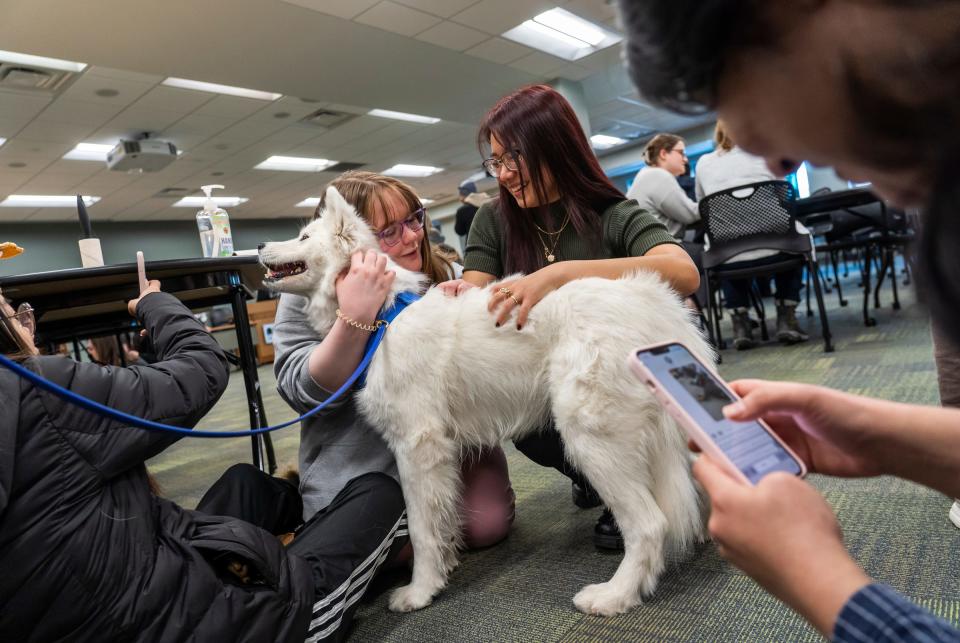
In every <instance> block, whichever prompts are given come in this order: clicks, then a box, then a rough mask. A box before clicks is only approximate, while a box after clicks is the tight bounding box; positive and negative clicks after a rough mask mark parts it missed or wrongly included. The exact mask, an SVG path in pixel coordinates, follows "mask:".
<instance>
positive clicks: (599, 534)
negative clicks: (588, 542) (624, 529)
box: [593, 507, 623, 551]
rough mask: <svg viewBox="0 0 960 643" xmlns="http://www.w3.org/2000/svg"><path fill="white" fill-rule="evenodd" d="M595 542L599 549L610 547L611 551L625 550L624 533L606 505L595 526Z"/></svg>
mask: <svg viewBox="0 0 960 643" xmlns="http://www.w3.org/2000/svg"><path fill="white" fill-rule="evenodd" d="M593 544H594V545H596V546H597V547H598V548H599V549H609V550H611V551H623V534H621V533H620V527H618V526H617V521H616V520H615V519H614V517H613V514H612V513H610V510H609V509H607V508H606V507H604V508H603V513H602V514H600V519H599V520H597V524H596V526H595V527H594V528H593Z"/></svg>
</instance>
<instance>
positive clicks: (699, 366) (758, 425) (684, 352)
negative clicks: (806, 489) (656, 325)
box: [629, 342, 807, 484]
mask: <svg viewBox="0 0 960 643" xmlns="http://www.w3.org/2000/svg"><path fill="white" fill-rule="evenodd" d="M629 363H630V368H631V370H632V371H633V372H634V373H635V374H636V375H637V377H639V378H640V380H641V381H642V382H643V383H644V384H646V386H647V387H648V388H649V389H650V391H651V392H652V393H653V395H654V396H655V397H656V398H657V400H659V401H660V403H661V404H663V405H664V408H665V409H666V410H667V412H668V413H670V415H671V416H672V417H673V418H674V419H675V420H676V421H677V422H678V423H679V424H680V426H682V427H683V428H684V429H685V430H686V431H687V435H689V436H690V439H692V440H693V441H694V442H695V443H696V444H697V446H698V447H700V450H701V451H703V452H704V453H706V454H707V455H708V456H710V458H712V459H713V460H714V461H715V462H716V463H717V464H718V465H720V466H721V467H723V468H724V469H725V470H726V471H727V472H728V473H730V474H731V475H733V476H734V477H735V478H737V479H738V480H741V481H743V482H747V483H749V484H756V483H757V482H758V481H759V480H760V478H762V477H763V476H765V475H766V474H768V473H772V472H773V471H785V472H787V473H791V474H793V475H796V476H804V475H806V472H807V469H806V465H804V463H803V461H802V460H801V459H800V458H799V457H797V455H796V454H795V453H794V452H793V451H791V450H790V448H789V447H788V446H787V445H786V444H785V443H784V442H783V441H782V440H781V439H780V438H779V437H778V436H777V434H776V433H774V432H773V431H772V430H771V429H770V427H768V426H767V425H766V424H764V423H763V422H762V421H760V420H751V421H749V422H735V421H733V420H729V419H727V418H726V417H724V415H723V407H725V406H727V405H728V404H731V403H733V402H735V401H736V400H737V399H739V398H738V397H737V395H736V393H734V392H733V391H732V390H730V388H729V387H728V386H727V385H726V383H725V382H724V381H723V380H722V379H720V376H719V375H717V374H716V373H714V372H713V370H712V369H711V368H710V367H708V366H707V365H705V364H704V363H703V362H701V361H700V360H699V359H697V357H696V356H694V354H693V353H691V352H690V350H689V349H688V348H687V347H686V346H684V345H683V344H680V343H679V342H670V343H665V344H658V345H655V346H648V347H645V348H641V349H638V350H636V351H635V352H634V353H633V355H631V357H630V362H629Z"/></svg>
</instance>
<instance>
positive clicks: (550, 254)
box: [533, 212, 570, 263]
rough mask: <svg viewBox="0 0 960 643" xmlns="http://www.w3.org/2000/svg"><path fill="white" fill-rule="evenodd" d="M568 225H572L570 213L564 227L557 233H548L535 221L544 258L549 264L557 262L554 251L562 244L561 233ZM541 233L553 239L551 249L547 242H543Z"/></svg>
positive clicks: (564, 221)
mask: <svg viewBox="0 0 960 643" xmlns="http://www.w3.org/2000/svg"><path fill="white" fill-rule="evenodd" d="M568 223H570V213H569V212H567V216H566V217H565V218H564V220H563V225H562V226H560V229H559V230H557V231H556V232H547V231H546V230H544V229H543V228H541V227H540V226H538V225H537V223H536V221H534V223H533V225H534V227H535V228H536V229H537V231H538V232H537V238H539V239H540V245H542V246H543V258H544V259H546V260H547V263H553V262H554V261H556V260H557V257H556V255H555V254H554V251H555V250H556V249H557V244H558V243H560V233H561V232H563V231H564V229H565V228H566V227H567V224H568ZM541 232H542V233H543V234H545V235H547V236H548V237H551V239H552V242H551V244H550V247H549V248H547V242H546V241H544V240H543V236H542V235H541V234H540V233H541Z"/></svg>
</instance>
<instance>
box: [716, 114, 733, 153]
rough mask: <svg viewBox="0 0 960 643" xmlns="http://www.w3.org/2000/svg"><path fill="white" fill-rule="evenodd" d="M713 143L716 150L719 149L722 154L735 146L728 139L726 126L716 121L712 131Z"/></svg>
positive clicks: (729, 138) (731, 140)
mask: <svg viewBox="0 0 960 643" xmlns="http://www.w3.org/2000/svg"><path fill="white" fill-rule="evenodd" d="M713 142H714V143H715V144H716V146H717V149H721V150H723V151H724V152H729V151H730V150H732V149H733V147H734V146H735V145H736V143H734V142H733V139H732V138H731V137H730V132H728V131H727V126H726V125H725V124H724V122H723V121H722V120H719V119H718V120H717V126H716V127H715V128H714V129H713Z"/></svg>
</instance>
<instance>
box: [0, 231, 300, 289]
mask: <svg viewBox="0 0 960 643" xmlns="http://www.w3.org/2000/svg"><path fill="white" fill-rule="evenodd" d="M304 222H305V220H300V219H275V220H257V219H234V220H233V221H232V222H231V223H232V224H233V225H232V227H233V244H234V247H235V248H237V249H249V248H256V247H257V244H258V243H260V242H262V241H280V240H283V239H289V238H291V237H293V236H295V235H296V234H297V231H298V230H299V229H300V226H301V225H302V224H303V223H304ZM93 229H94V230H95V231H96V234H97V235H98V236H99V238H100V245H101V247H102V249H103V260H104V262H105V263H107V264H117V263H129V262H133V261H135V260H136V252H137V250H143V255H144V257H145V258H146V259H147V261H156V260H160V259H184V258H188V257H199V256H200V239H199V237H198V236H197V226H196V224H195V223H194V222H193V221H148V222H141V223H133V222H131V223H111V222H95V223H94V227H93ZM79 232H80V224H79V223H73V222H67V221H57V222H50V223H13V224H4V225H3V228H2V231H0V237H2V238H0V241H14V242H16V243H17V244H19V245H20V246H21V247H23V248H24V249H25V252H24V253H23V254H22V255H20V256H18V257H16V258H14V259H10V260H7V261H2V262H0V276H9V275H20V274H27V273H31V272H44V271H47V270H60V269H63V268H79V267H80V252H79V250H78V249H77V239H79V238H80V234H79Z"/></svg>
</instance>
